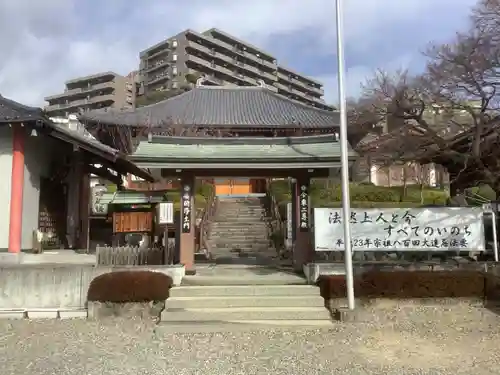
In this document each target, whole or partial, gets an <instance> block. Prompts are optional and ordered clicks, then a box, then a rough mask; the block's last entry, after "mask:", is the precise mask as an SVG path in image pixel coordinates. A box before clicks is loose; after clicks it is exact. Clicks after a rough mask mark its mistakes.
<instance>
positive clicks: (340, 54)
mask: <svg viewBox="0 0 500 375" xmlns="http://www.w3.org/2000/svg"><path fill="white" fill-rule="evenodd" d="M335 3H336V18H337V69H338V74H337V77H338V89H339V103H340V153H341V164H342V167H341V169H342V214H343V215H344V244H345V248H344V262H345V278H346V285H347V307H348V308H349V310H354V307H355V305H354V275H353V274H354V271H353V267H352V247H351V228H350V223H349V219H348V218H349V217H350V216H351V214H350V212H351V198H350V193H349V158H348V151H349V150H348V144H347V103H346V92H345V82H344V81H345V80H344V74H345V69H344V46H343V42H344V41H343V39H344V36H343V26H342V0H335Z"/></svg>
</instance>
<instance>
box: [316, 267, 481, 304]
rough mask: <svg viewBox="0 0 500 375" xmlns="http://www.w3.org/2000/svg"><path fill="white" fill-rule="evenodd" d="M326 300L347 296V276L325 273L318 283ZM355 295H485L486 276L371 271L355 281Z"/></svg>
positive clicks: (379, 296)
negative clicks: (326, 274) (327, 274)
mask: <svg viewBox="0 0 500 375" xmlns="http://www.w3.org/2000/svg"><path fill="white" fill-rule="evenodd" d="M318 284H319V287H320V292H321V296H322V297H323V298H325V299H332V298H345V296H346V283H345V277H344V276H324V277H321V278H320V280H319V282H318ZM354 294H355V296H356V298H368V299H370V298H447V297H476V298H477V297H479V298H483V297H484V294H485V283H484V276H483V275H482V274H481V273H479V272H472V271H434V272H432V271H386V272H384V271H371V272H367V273H365V274H363V275H361V276H360V277H357V278H355V280H354Z"/></svg>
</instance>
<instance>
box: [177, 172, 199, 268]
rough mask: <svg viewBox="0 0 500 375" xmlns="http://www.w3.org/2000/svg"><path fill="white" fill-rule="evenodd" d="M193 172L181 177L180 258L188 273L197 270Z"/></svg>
mask: <svg viewBox="0 0 500 375" xmlns="http://www.w3.org/2000/svg"><path fill="white" fill-rule="evenodd" d="M194 183H195V178H194V175H193V174H183V175H182V177H181V207H180V215H179V216H180V220H179V242H180V243H179V253H180V254H179V260H180V263H181V264H183V265H184V267H186V274H194V273H195V272H196V269H195V265H194V254H195V216H196V209H195V207H194Z"/></svg>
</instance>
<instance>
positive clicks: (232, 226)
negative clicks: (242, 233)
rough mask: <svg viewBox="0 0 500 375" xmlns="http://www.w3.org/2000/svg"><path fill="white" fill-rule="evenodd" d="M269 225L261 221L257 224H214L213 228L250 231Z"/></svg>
mask: <svg viewBox="0 0 500 375" xmlns="http://www.w3.org/2000/svg"><path fill="white" fill-rule="evenodd" d="M267 227H268V224H267V223H266V222H264V221H259V222H257V223H235V222H221V221H219V222H214V223H212V225H211V228H213V229H215V228H217V229H221V230H228V231H231V230H237V229H238V230H240V229H241V228H247V229H248V230H256V229H259V228H267Z"/></svg>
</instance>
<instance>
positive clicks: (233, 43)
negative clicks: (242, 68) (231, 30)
mask: <svg viewBox="0 0 500 375" xmlns="http://www.w3.org/2000/svg"><path fill="white" fill-rule="evenodd" d="M202 35H205V36H207V37H209V38H210V39H212V40H213V41H214V42H215V44H217V45H218V46H220V47H223V48H224V50H225V51H226V53H228V54H236V55H238V56H240V57H244V58H245V59H249V60H251V61H253V62H255V63H258V64H260V65H262V66H263V67H264V68H265V69H267V70H269V71H271V72H272V71H275V70H276V69H277V63H276V58H275V57H274V56H272V55H270V54H269V53H267V52H265V51H263V50H261V49H260V48H257V47H255V46H253V45H251V44H250V43H247V42H245V41H243V40H241V39H238V38H236V37H234V36H232V35H229V34H227V33H225V32H224V31H222V30H219V29H217V28H212V29H210V30H207V31H205V32H203V33H202Z"/></svg>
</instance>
